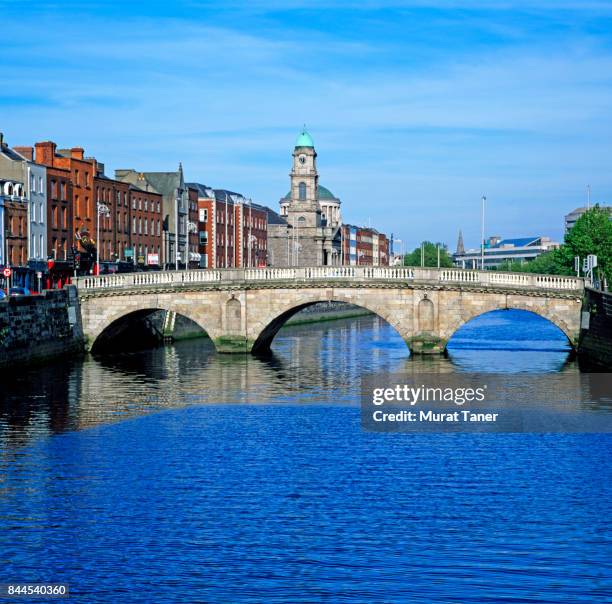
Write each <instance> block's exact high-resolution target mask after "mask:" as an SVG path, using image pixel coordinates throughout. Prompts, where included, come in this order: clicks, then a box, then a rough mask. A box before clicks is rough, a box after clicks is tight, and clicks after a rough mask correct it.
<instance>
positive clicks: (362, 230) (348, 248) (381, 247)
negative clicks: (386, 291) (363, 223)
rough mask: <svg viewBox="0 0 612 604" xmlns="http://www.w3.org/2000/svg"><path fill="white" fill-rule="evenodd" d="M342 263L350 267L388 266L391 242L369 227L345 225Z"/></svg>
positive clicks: (342, 228) (343, 226)
mask: <svg viewBox="0 0 612 604" xmlns="http://www.w3.org/2000/svg"><path fill="white" fill-rule="evenodd" d="M341 234H342V255H341V259H340V261H341V263H342V264H344V265H348V266H362V265H363V266H388V265H389V258H390V252H389V240H388V238H387V236H386V235H384V234H383V233H379V232H378V231H377V230H376V229H372V228H369V227H358V226H354V225H352V224H343V225H342V227H341Z"/></svg>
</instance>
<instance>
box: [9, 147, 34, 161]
mask: <svg viewBox="0 0 612 604" xmlns="http://www.w3.org/2000/svg"><path fill="white" fill-rule="evenodd" d="M13 151H17V153H19V155H23V157H25V158H26V159H29V160H30V161H34V147H13Z"/></svg>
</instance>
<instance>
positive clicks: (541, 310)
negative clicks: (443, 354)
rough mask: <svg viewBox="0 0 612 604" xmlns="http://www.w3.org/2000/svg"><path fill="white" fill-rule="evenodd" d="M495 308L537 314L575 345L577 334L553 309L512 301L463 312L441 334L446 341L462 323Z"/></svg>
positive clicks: (571, 344)
mask: <svg viewBox="0 0 612 604" xmlns="http://www.w3.org/2000/svg"><path fill="white" fill-rule="evenodd" d="M496 310H521V311H524V312H529V313H531V314H534V315H537V316H538V317H541V318H543V319H546V320H547V321H549V322H550V323H552V324H553V325H554V326H555V327H557V328H558V329H559V330H560V331H561V332H563V334H564V335H565V337H566V338H567V340H568V342H569V344H570V346H571V347H572V348H575V347H576V345H577V335H578V334H577V333H574V331H573V330H572V328H571V327H570V326H569V325H568V323H567V322H566V321H565V320H564V319H563V318H562V317H559V316H558V315H557V314H556V313H555V312H554V311H552V310H551V309H549V308H547V306H546V305H544V306H541V307H534V306H533V305H532V304H530V303H520V302H513V303H512V304H506V305H496V304H493V305H492V306H491V308H486V309H482V310H479V311H472V312H468V313H464V314H463V315H462V316H461V318H460V319H457V320H455V321H453V322H451V323H450V324H449V326H448V327H447V328H445V329H444V330H443V331H442V333H441V336H442V338H443V339H444V340H445V341H446V342H448V341H449V340H450V339H451V338H452V337H453V336H454V335H455V333H457V331H459V329H461V328H462V327H463V326H464V325H466V324H467V323H469V322H470V321H472V320H473V319H475V318H477V317H481V316H483V315H486V314H488V313H490V312H493V311H496Z"/></svg>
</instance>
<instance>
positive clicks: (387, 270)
mask: <svg viewBox="0 0 612 604" xmlns="http://www.w3.org/2000/svg"><path fill="white" fill-rule="evenodd" d="M320 280H328V281H334V280H339V281H342V282H347V283H350V282H363V283H368V282H377V281H381V282H384V281H387V282H391V283H397V282H410V283H416V284H418V283H428V284H431V283H440V284H442V285H445V284H449V285H451V284H459V285H461V284H466V285H473V286H486V287H493V288H495V287H499V288H505V287H511V288H516V289H546V290H563V291H575V292H582V291H583V290H584V287H585V280H584V279H583V278H579V277H567V276H563V275H539V274H533V273H505V272H497V271H479V270H469V269H446V268H444V269H437V268H420V267H382V266H316V267H299V268H297V267H296V268H272V267H270V268H248V269H200V270H186V271H149V272H143V273H123V274H114V275H100V276H97V277H78V278H77V279H75V281H74V283H75V285H76V286H77V287H78V289H79V290H81V291H92V292H93V291H100V290H108V289H124V288H125V289H132V288H138V287H155V286H167V285H169V286H181V285H192V284H200V283H201V284H206V283H211V284H214V283H216V284H219V285H221V284H232V283H240V284H245V283H247V284H248V283H253V284H258V283H261V282H263V281H274V282H291V283H307V282H313V281H314V282H317V281H320Z"/></svg>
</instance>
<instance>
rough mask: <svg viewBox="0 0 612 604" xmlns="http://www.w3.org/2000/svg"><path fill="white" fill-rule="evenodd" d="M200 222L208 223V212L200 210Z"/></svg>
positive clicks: (203, 209) (204, 209)
mask: <svg viewBox="0 0 612 604" xmlns="http://www.w3.org/2000/svg"><path fill="white" fill-rule="evenodd" d="M200 222H208V210H207V209H206V208H200Z"/></svg>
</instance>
